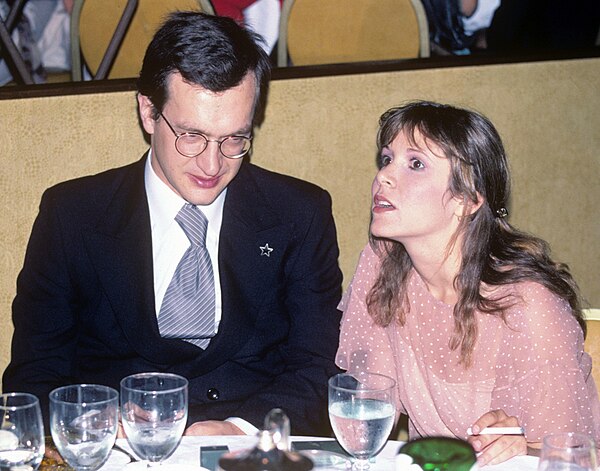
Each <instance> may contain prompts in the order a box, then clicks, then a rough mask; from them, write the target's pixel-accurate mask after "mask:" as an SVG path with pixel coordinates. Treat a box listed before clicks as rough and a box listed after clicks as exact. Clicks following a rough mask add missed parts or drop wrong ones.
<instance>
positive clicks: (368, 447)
mask: <svg viewBox="0 0 600 471" xmlns="http://www.w3.org/2000/svg"><path fill="white" fill-rule="evenodd" d="M395 385H396V382H395V381H394V380H393V379H392V378H389V377H387V376H384V375H381V374H376V373H357V374H348V373H343V374H338V375H335V376H333V377H331V378H330V379H329V420H330V421H331V426H332V427H333V431H334V433H335V437H336V438H337V440H338V442H339V443H340V445H341V446H342V447H343V448H344V449H345V450H346V451H347V452H348V453H350V454H351V455H352V456H353V457H355V458H356V460H355V461H354V463H353V465H352V469H353V470H366V469H369V459H370V458H372V457H373V456H375V455H376V454H377V453H379V452H380V451H381V449H382V448H383V446H384V445H385V442H386V441H387V439H388V437H389V435H390V433H391V431H392V428H393V426H394V417H395V414H396V408H395V406H394V400H393V391H394V387H395Z"/></svg>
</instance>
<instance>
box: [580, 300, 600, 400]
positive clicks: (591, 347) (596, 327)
mask: <svg viewBox="0 0 600 471" xmlns="http://www.w3.org/2000/svg"><path fill="white" fill-rule="evenodd" d="M583 315H584V317H585V320H586V323H587V336H586V338H585V346H584V348H585V351H586V352H588V353H589V354H590V356H591V357H592V376H593V378H594V381H595V383H596V388H598V391H599V392H600V309H584V310H583Z"/></svg>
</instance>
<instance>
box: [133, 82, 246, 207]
mask: <svg viewBox="0 0 600 471" xmlns="http://www.w3.org/2000/svg"><path fill="white" fill-rule="evenodd" d="M167 96H168V98H167V102H166V104H165V106H164V109H163V111H162V113H163V115H164V116H165V117H166V119H167V120H168V121H169V123H171V125H172V126H173V129H174V130H175V131H176V132H177V133H178V134H181V133H185V132H194V133H200V134H203V135H204V136H206V138H207V139H209V140H211V141H212V140H219V141H221V140H223V139H224V138H225V137H227V136H232V135H236V136H250V135H251V133H252V118H253V114H254V104H255V98H256V85H255V78H254V74H248V75H247V76H246V77H245V78H244V80H242V82H241V83H240V84H239V85H238V86H237V87H235V88H231V89H229V90H226V91H224V92H220V93H213V92H211V91H209V90H206V89H205V88H202V87H201V86H199V85H195V84H189V83H187V82H185V81H184V80H183V78H182V77H181V75H180V74H179V73H173V74H172V75H171V76H170V78H169V81H168V94H167ZM138 105H139V109H140V116H141V118H142V124H143V126H144V129H145V130H146V132H147V133H148V134H150V135H151V145H152V168H153V169H154V171H155V172H156V175H158V177H159V178H160V179H161V180H162V181H163V182H165V183H166V184H167V185H168V186H169V187H170V188H171V189H172V190H173V191H174V192H175V193H177V194H178V195H179V196H181V197H182V198H183V199H184V200H186V201H187V202H189V203H192V204H199V205H207V204H210V203H212V202H213V201H214V200H215V199H216V197H217V196H218V195H219V194H220V193H221V192H222V191H223V190H224V189H225V188H226V187H227V185H229V183H230V182H231V181H232V180H233V179H234V177H235V176H236V175H237V173H238V171H239V169H240V166H241V165H242V159H230V158H227V157H225V156H224V155H223V154H222V153H221V151H220V150H219V144H218V143H217V142H209V143H208V145H207V147H206V149H205V150H204V152H202V153H201V154H200V155H197V156H196V157H185V156H183V155H181V154H180V153H179V152H178V151H177V149H176V148H175V139H176V137H175V135H174V134H173V132H172V131H171V129H169V126H168V125H167V123H166V122H165V120H164V119H163V118H162V117H160V116H159V118H158V119H157V120H154V119H153V118H152V111H153V105H152V103H151V102H150V100H149V99H148V97H146V96H143V95H138Z"/></svg>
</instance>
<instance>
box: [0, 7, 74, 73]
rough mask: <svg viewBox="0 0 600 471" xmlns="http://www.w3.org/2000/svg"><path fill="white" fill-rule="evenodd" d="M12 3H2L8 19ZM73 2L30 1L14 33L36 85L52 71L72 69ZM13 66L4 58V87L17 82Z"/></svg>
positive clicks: (1, 10)
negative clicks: (71, 19) (71, 15)
mask: <svg viewBox="0 0 600 471" xmlns="http://www.w3.org/2000/svg"><path fill="white" fill-rule="evenodd" d="M11 4H12V2H11V1H10V0H0V14H1V15H2V18H3V19H6V17H7V15H8V12H9V10H10V7H11ZM72 10H73V0H28V1H27V2H26V3H25V5H24V7H23V10H22V12H21V15H20V16H19V19H18V21H17V24H16V25H15V27H14V29H13V31H12V39H13V41H14V42H15V45H16V46H17V49H19V51H20V52H21V56H22V57H23V60H24V62H25V65H26V66H27V68H28V69H29V71H30V73H31V75H32V79H33V81H34V83H44V82H46V80H47V74H48V72H57V71H67V70H70V64H71V56H70V36H69V34H70V14H71V11H72ZM12 67H13V66H12V63H10V59H9V60H8V62H7V60H6V59H5V58H4V54H3V55H2V59H1V60H0V85H6V84H7V83H9V82H11V81H13V71H12Z"/></svg>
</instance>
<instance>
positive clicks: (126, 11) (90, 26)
mask: <svg viewBox="0 0 600 471" xmlns="http://www.w3.org/2000/svg"><path fill="white" fill-rule="evenodd" d="M176 10H199V11H203V12H205V13H208V14H211V15H212V14H214V10H213V7H212V4H211V2H210V0H75V2H74V5H73V13H72V16H71V58H72V77H73V80H74V81H79V80H81V78H82V73H81V58H82V57H83V59H84V60H85V64H86V66H87V68H88V70H89V71H90V73H91V74H92V77H93V78H97V79H102V78H128V77H137V76H138V74H139V72H140V69H141V67H142V61H143V59H144V53H145V52H146V48H147V47H148V44H150V41H151V40H152V37H153V36H154V33H155V31H156V30H157V29H158V27H159V26H160V24H161V23H162V22H163V20H164V19H165V17H166V15H167V14H168V13H170V12H172V11H176ZM120 20H122V21H121V22H120ZM115 32H116V33H117V36H120V37H116V38H114V37H113V36H115ZM119 33H120V34H119ZM111 39H114V44H112V43H111ZM107 51H108V57H106V58H105V62H106V68H104V67H102V68H101V67H100V66H101V63H102V61H103V58H104V56H105V54H106V53H107ZM99 68H101V69H102V73H100V71H99Z"/></svg>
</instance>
